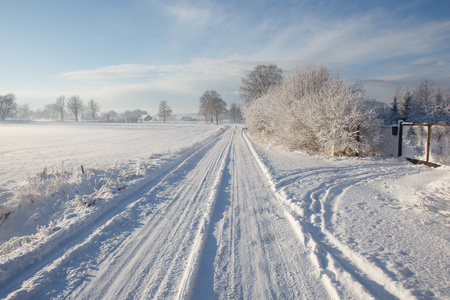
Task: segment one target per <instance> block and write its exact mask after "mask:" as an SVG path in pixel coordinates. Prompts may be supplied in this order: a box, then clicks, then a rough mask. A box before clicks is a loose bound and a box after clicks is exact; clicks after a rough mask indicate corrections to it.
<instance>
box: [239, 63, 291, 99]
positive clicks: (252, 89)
mask: <svg viewBox="0 0 450 300" xmlns="http://www.w3.org/2000/svg"><path fill="white" fill-rule="evenodd" d="M282 80H283V70H281V69H280V68H278V67H277V66H276V65H268V66H267V65H258V66H256V67H255V69H254V70H253V71H251V72H250V73H249V74H248V75H247V77H245V78H241V86H240V87H239V92H240V94H239V96H240V98H241V99H242V100H244V103H245V105H246V106H247V105H249V104H250V103H252V101H253V100H255V99H257V98H259V97H261V96H263V95H264V94H265V93H267V92H268V91H269V88H270V87H271V86H273V85H277V84H279V83H281V81H282Z"/></svg>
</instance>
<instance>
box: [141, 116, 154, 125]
mask: <svg viewBox="0 0 450 300" xmlns="http://www.w3.org/2000/svg"><path fill="white" fill-rule="evenodd" d="M151 120H153V118H152V117H151V116H150V115H141V116H140V117H139V118H138V123H142V122H150V121H151Z"/></svg>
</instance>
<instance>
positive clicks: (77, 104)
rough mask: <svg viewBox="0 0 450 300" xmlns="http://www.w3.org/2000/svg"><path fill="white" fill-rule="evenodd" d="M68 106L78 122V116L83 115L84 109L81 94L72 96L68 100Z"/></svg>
mask: <svg viewBox="0 0 450 300" xmlns="http://www.w3.org/2000/svg"><path fill="white" fill-rule="evenodd" d="M67 107H68V108H69V110H70V111H71V112H72V114H73V116H74V117H75V121H76V122H78V118H79V117H80V116H81V114H82V113H83V110H84V105H83V101H82V100H81V99H80V96H72V97H70V99H69V100H68V101H67Z"/></svg>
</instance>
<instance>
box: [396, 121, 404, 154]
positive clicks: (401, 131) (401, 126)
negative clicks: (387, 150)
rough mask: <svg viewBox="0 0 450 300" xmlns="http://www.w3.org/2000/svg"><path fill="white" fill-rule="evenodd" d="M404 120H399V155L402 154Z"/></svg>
mask: <svg viewBox="0 0 450 300" xmlns="http://www.w3.org/2000/svg"><path fill="white" fill-rule="evenodd" d="M402 137H403V121H402V120H399V121H398V152H397V154H398V157H400V156H402Z"/></svg>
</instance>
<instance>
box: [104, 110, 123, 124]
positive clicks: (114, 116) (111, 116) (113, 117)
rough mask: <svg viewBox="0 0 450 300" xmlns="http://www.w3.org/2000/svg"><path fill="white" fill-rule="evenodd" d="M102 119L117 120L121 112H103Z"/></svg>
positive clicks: (107, 120)
mask: <svg viewBox="0 0 450 300" xmlns="http://www.w3.org/2000/svg"><path fill="white" fill-rule="evenodd" d="M102 119H103V121H106V122H111V121H117V120H118V119H119V114H118V113H117V112H116V111H115V110H110V111H107V112H104V113H102Z"/></svg>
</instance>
